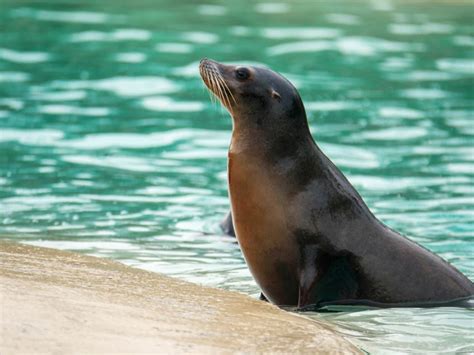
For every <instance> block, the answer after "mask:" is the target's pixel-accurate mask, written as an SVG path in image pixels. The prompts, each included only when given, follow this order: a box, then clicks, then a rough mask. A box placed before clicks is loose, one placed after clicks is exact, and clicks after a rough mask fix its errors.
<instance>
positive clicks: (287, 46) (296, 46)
mask: <svg viewBox="0 0 474 355" xmlns="http://www.w3.org/2000/svg"><path fill="white" fill-rule="evenodd" d="M423 48H424V46H423V45H421V44H419V43H404V42H393V41H387V40H383V39H380V38H375V37H343V38H340V39H337V40H334V41H298V42H291V43H284V44H280V45H276V46H273V47H270V48H268V49H267V53H268V55H271V56H275V55H282V54H288V53H298V52H320V51H329V50H333V51H339V52H340V53H342V54H344V55H355V56H373V55H376V54H378V53H383V52H410V51H421V50H423Z"/></svg>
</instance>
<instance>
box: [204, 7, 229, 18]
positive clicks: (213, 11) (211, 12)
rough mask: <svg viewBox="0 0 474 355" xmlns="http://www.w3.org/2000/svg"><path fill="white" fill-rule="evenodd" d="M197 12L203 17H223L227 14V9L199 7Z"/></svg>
mask: <svg viewBox="0 0 474 355" xmlns="http://www.w3.org/2000/svg"><path fill="white" fill-rule="evenodd" d="M197 12H198V14H200V15H205V16H223V15H225V14H226V13H227V9H226V8H225V7H224V6H219V5H199V6H198V7H197Z"/></svg>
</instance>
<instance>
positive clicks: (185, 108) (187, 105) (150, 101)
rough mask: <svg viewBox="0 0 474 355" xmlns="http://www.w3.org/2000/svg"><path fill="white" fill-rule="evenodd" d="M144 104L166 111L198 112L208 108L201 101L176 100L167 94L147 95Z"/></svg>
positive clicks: (150, 107)
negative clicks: (166, 95)
mask: <svg viewBox="0 0 474 355" xmlns="http://www.w3.org/2000/svg"><path fill="white" fill-rule="evenodd" d="M142 105H143V107H145V108H146V109H148V110H152V111H164V112H196V111H203V110H204V109H205V108H206V105H205V104H204V103H202V102H201V101H175V100H173V99H171V98H169V97H165V96H157V97H147V98H145V99H143V100H142Z"/></svg>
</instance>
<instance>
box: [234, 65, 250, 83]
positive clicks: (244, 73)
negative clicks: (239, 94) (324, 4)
mask: <svg viewBox="0 0 474 355" xmlns="http://www.w3.org/2000/svg"><path fill="white" fill-rule="evenodd" d="M249 76H250V72H249V70H248V69H247V68H237V70H236V71H235V77H236V78H237V79H239V80H247V79H248V78H249Z"/></svg>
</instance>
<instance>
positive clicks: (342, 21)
mask: <svg viewBox="0 0 474 355" xmlns="http://www.w3.org/2000/svg"><path fill="white" fill-rule="evenodd" d="M326 19H327V20H328V22H330V23H334V24H337V25H351V26H353V25H359V24H360V20H359V18H358V17H357V16H355V15H350V14H328V15H326Z"/></svg>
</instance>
